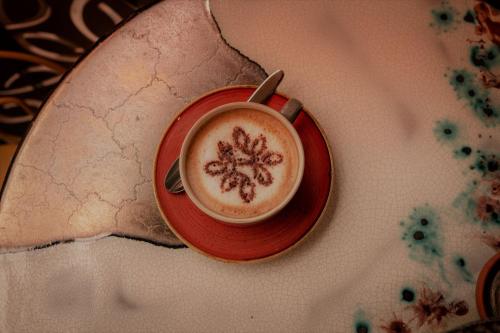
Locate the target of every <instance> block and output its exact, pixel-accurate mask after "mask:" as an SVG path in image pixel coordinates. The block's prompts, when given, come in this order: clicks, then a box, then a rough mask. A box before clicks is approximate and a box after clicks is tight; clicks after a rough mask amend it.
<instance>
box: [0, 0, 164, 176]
mask: <svg viewBox="0 0 500 333" xmlns="http://www.w3.org/2000/svg"><path fill="white" fill-rule="evenodd" d="M156 1H158V0H70V1H68V0H0V41H1V47H0V184H1V183H2V178H3V174H4V173H5V168H6V166H7V165H8V164H9V161H10V159H11V157H12V154H13V151H14V150H15V149H14V148H15V145H17V144H18V143H19V142H20V141H21V139H22V137H23V136H24V135H25V134H26V132H27V130H28V129H29V127H30V124H31V122H32V120H33V118H34V116H35V115H36V114H37V112H38V109H39V107H40V105H41V104H42V102H43V100H44V99H45V98H46V97H47V96H48V95H49V94H50V92H51V91H52V90H53V89H54V88H55V87H56V86H57V83H58V81H59V80H60V78H61V76H62V74H63V73H64V72H65V71H66V70H67V69H69V68H71V66H72V65H73V64H74V63H75V62H76V61H77V59H78V58H79V57H80V56H81V55H82V54H84V53H85V52H86V50H88V49H89V48H90V47H91V46H92V45H93V44H94V43H95V42H96V40H97V39H98V38H99V37H100V36H103V35H105V34H107V33H109V32H111V31H112V29H113V27H114V26H115V25H116V24H118V23H119V22H120V21H121V20H123V19H124V18H127V17H129V16H130V15H131V14H133V13H134V12H135V11H137V10H138V9H140V8H142V7H144V6H146V5H149V4H151V3H153V2H156ZM7 147H10V149H6V148H7ZM2 169H3V170H2Z"/></svg>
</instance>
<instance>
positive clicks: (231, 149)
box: [204, 126, 283, 203]
mask: <svg viewBox="0 0 500 333" xmlns="http://www.w3.org/2000/svg"><path fill="white" fill-rule="evenodd" d="M217 157H218V159H217V160H214V161H209V162H207V163H205V166H204V170H205V172H206V173H207V174H209V175H210V176H214V177H216V176H219V177H221V182H220V189H221V191H222V192H229V191H232V190H233V189H235V188H238V191H239V195H240V197H241V199H242V200H243V202H245V203H250V202H251V201H252V200H254V199H255V196H256V186H257V184H259V185H262V186H269V185H271V184H272V183H273V180H274V178H273V175H272V174H271V171H269V169H270V168H271V167H273V166H275V165H277V164H280V163H282V162H283V155H282V154H281V153H278V152H273V151H270V150H269V149H268V147H267V138H266V137H265V136H264V135H262V134H260V135H258V136H257V137H256V138H254V139H252V138H251V137H250V135H249V134H248V133H247V132H246V131H245V130H244V129H243V128H242V127H239V126H237V127H235V128H234V129H233V133H232V143H229V142H224V141H219V142H218V143H217ZM248 169H250V170H251V173H250V174H248V171H247V170H248Z"/></svg>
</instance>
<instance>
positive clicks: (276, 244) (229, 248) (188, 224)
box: [154, 86, 333, 261]
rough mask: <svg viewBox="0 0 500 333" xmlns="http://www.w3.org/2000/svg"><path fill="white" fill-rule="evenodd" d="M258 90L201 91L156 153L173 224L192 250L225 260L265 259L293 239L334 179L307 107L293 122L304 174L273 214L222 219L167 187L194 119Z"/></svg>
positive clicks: (320, 206) (160, 194)
mask: <svg viewBox="0 0 500 333" xmlns="http://www.w3.org/2000/svg"><path fill="white" fill-rule="evenodd" d="M254 90H255V88H254V87H248V86H239V87H229V88H225V89H222V90H217V91H213V92H210V93H208V94H207V95H205V96H202V97H200V98H199V99H198V100H196V101H194V102H193V103H191V104H190V105H188V106H187V107H186V108H185V109H184V110H183V111H182V112H181V113H180V114H179V116H178V117H177V119H175V120H174V121H173V123H172V124H171V125H170V126H169V127H168V129H167V131H166V132H165V134H164V136H163V139H162V141H161V143H160V145H159V147H158V151H157V155H156V161H155V170H154V186H155V195H156V200H157V202H158V206H159V207H160V211H161V213H162V215H163V217H164V219H165V221H166V222H167V224H168V225H169V227H170V229H171V230H172V231H173V232H174V233H175V234H176V235H177V236H178V237H179V238H180V239H181V240H182V241H184V243H186V245H188V246H189V247H191V248H193V249H194V250H198V251H200V252H202V253H203V254H206V255H208V256H210V257H215V258H217V259H221V260H225V261H251V260H257V259H263V258H267V257H270V256H273V255H276V254H278V253H280V252H282V251H284V250H286V249H288V248H290V247H292V246H293V245H295V244H296V243H297V242H298V241H300V240H301V239H302V238H303V237H304V236H305V235H307V234H308V233H309V231H310V230H311V229H312V227H313V226H314V225H315V224H316V222H317V221H318V219H319V217H320V216H321V214H322V212H323V210H324V209H325V207H326V204H327V202H328V198H329V196H330V190H331V185H332V177H333V167H332V161H331V158H330V151H329V148H328V144H327V142H326V139H325V137H324V136H323V134H322V132H321V130H320V129H319V127H318V125H317V124H316V122H315V120H314V119H313V118H312V117H311V115H310V114H309V113H308V112H307V111H305V112H301V114H300V115H299V117H298V118H297V119H296V120H295V122H294V127H295V129H296V130H297V132H298V134H299V136H300V138H301V140H302V144H303V146H304V153H305V170H304V178H303V180H302V184H301V185H300V187H299V189H298V191H297V193H296V195H295V196H294V198H293V199H292V200H291V201H290V203H289V204H288V205H287V206H286V207H285V208H284V209H283V210H282V211H281V212H279V213H278V214H277V215H275V216H273V217H271V218H270V219H269V220H267V221H264V222H261V223H257V224H254V225H249V226H232V225H228V224H224V223H221V222H218V221H217V220H214V219H213V218H211V217H209V216H207V215H206V214H204V213H203V212H202V211H201V210H199V209H198V208H197V207H196V206H195V205H194V204H193V203H192V202H191V201H190V200H189V198H188V196H187V195H186V194H185V193H183V194H171V193H168V192H167V190H166V189H165V187H164V179H165V174H166V173H167V170H168V168H169V167H170V165H171V164H172V162H173V161H174V160H175V159H176V158H177V157H178V155H179V152H180V150H181V145H182V142H183V140H184V137H185V136H186V135H187V133H188V131H189V129H190V128H191V126H192V125H193V124H194V123H195V122H196V120H198V118H200V117H201V116H202V115H204V114H205V113H207V112H208V111H210V110H212V109H213V108H215V107H217V106H219V105H222V104H226V103H230V102H238V101H246V100H247V99H248V97H249V96H250V95H251V94H252V92H253V91H254ZM287 100H288V99H287V98H286V97H285V96H283V95H280V94H275V95H274V96H273V97H271V98H270V100H269V101H268V103H267V105H268V106H270V107H271V108H273V109H275V110H280V109H281V107H282V106H283V105H284V104H285V103H286V101H287Z"/></svg>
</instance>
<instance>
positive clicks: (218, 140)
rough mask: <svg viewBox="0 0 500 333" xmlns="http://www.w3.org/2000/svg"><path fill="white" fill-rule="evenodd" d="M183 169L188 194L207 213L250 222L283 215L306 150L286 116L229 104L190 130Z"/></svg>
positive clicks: (257, 106)
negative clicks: (280, 213) (280, 212)
mask: <svg viewBox="0 0 500 333" xmlns="http://www.w3.org/2000/svg"><path fill="white" fill-rule="evenodd" d="M179 171H180V175H181V180H182V184H183V186H184V190H185V191H186V193H187V195H188V196H189V198H190V199H191V201H192V202H193V203H194V204H195V205H196V206H197V207H198V208H199V209H200V210H202V211H203V212H204V213H205V214H207V215H209V216H210V217H213V218H214V219H216V220H219V221H222V222H226V223H231V224H241V225H244V224H251V223H256V222H260V221H263V220H265V219H267V218H269V217H271V216H273V215H274V214H276V213H277V212H279V211H280V210H281V209H282V208H283V207H285V206H286V204H287V203H288V202H289V201H290V200H291V199H292V197H293V196H294V194H295V193H296V192H297V189H298V188H299V185H300V183H301V181H302V176H303V174H304V149H303V147H302V142H301V140H300V137H299V135H298V134H297V131H296V130H295V128H294V127H293V126H292V124H291V123H290V121H288V120H287V118H285V117H284V116H283V115H282V114H281V113H279V112H276V111H275V110H273V109H271V108H270V107H268V106H266V105H262V104H257V103H251V102H236V103H229V104H225V105H222V106H219V107H217V108H215V109H213V110H211V111H210V112H208V113H207V114H205V115H204V116H203V117H201V118H200V119H199V120H198V121H197V122H196V123H195V124H194V126H193V127H192V128H191V130H190V131H189V133H188V134H187V136H186V138H185V139H184V142H183V144H182V148H181V153H180V157H179Z"/></svg>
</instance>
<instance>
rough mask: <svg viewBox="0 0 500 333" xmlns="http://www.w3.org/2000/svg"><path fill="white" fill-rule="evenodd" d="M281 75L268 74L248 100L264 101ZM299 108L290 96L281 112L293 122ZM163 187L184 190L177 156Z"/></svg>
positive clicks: (277, 72) (298, 104)
mask: <svg viewBox="0 0 500 333" xmlns="http://www.w3.org/2000/svg"><path fill="white" fill-rule="evenodd" d="M283 76H284V73H283V71H282V70H278V71H276V72H274V73H273V74H271V75H269V76H268V77H267V78H266V79H265V80H264V81H263V82H262V83H261V84H260V86H259V87H258V88H257V89H256V90H255V91H254V93H253V94H252V95H251V96H250V98H249V99H248V102H254V103H264V102H265V101H266V100H267V99H268V98H269V97H271V96H272V95H273V94H274V92H275V90H276V88H277V87H278V85H279V84H280V82H281V80H282V79H283ZM301 109H302V104H301V103H300V102H299V101H298V100H296V99H293V98H292V99H290V100H289V101H288V102H287V103H286V104H285V105H284V106H283V109H282V110H281V113H282V114H283V115H284V116H285V117H286V118H287V119H288V120H289V121H290V122H293V121H294V120H295V118H296V117H297V115H298V114H299V112H300V110H301ZM165 187H166V188H167V190H168V191H169V192H170V193H181V192H183V191H184V188H183V186H182V181H181V176H180V171H179V159H178V158H177V159H176V160H175V161H174V162H173V163H172V165H171V166H170V168H169V170H168V172H167V175H166V177H165Z"/></svg>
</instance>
